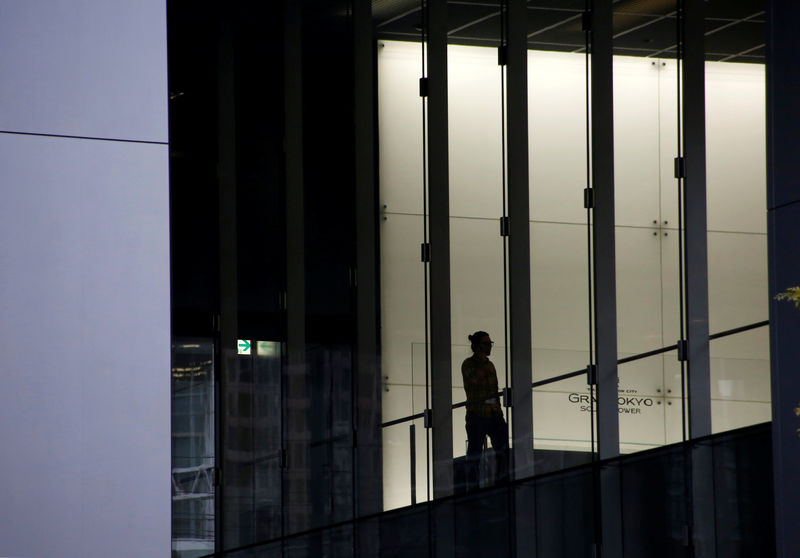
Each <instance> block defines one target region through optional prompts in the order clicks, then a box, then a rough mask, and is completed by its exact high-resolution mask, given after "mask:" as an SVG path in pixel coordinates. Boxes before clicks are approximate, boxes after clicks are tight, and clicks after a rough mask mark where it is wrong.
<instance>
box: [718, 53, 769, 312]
mask: <svg viewBox="0 0 800 558" xmlns="http://www.w3.org/2000/svg"><path fill="white" fill-rule="evenodd" d="M765 107H766V101H765V79H764V66H763V65H761V64H734V63H729V62H706V150H707V158H708V165H707V167H708V168H707V173H706V174H707V178H708V229H709V230H713V231H738V232H750V233H766V232H767V194H766V191H767V184H766V179H767V173H766V148H767V141H766V124H765V118H766V108H765ZM711 256H712V255H711V254H709V257H711ZM764 265H766V259H765V260H764ZM764 310H765V312H766V306H765V308H764Z"/></svg>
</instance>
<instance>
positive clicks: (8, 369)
mask: <svg viewBox="0 0 800 558" xmlns="http://www.w3.org/2000/svg"><path fill="white" fill-rule="evenodd" d="M165 18H166V9H165V2H163V0H121V1H115V2H104V1H100V0H78V1H72V0H71V1H66V0H45V1H39V2H27V1H22V0H13V1H10V2H3V3H2V7H0V73H2V76H3V79H2V80H0V130H2V132H0V161H2V164H0V182H2V184H3V187H2V192H3V194H2V203H0V238H2V242H0V293H2V294H0V301H2V302H1V304H2V310H1V311H0V320H1V322H0V323H2V326H0V327H1V329H2V333H3V335H2V337H0V350H2V353H3V365H2V371H3V373H2V376H3V388H2V390H0V440H2V455H3V465H2V475H0V555H1V556H61V557H69V558H87V557H98V558H100V557H108V556H118V557H131V558H133V557H141V556H166V555H168V553H169V549H170V432H169V428H170V427H169V425H170V384H169V380H170V378H169V376H170V374H169V370H170V315H169V308H170V304H169V188H168V148H167V79H166V77H167V72H166V21H165Z"/></svg>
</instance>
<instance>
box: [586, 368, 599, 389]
mask: <svg viewBox="0 0 800 558" xmlns="http://www.w3.org/2000/svg"><path fill="white" fill-rule="evenodd" d="M586 383H587V385H590V386H596V385H597V365H596V364H588V365H586Z"/></svg>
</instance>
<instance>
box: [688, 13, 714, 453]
mask: <svg viewBox="0 0 800 558" xmlns="http://www.w3.org/2000/svg"><path fill="white" fill-rule="evenodd" d="M704 11H705V9H704V5H703V2H700V1H698V0H684V18H683V26H684V27H683V31H684V57H683V76H684V78H683V87H682V94H683V127H684V141H683V145H684V157H685V160H686V178H685V180H684V196H683V212H684V246H685V259H686V265H685V268H684V269H685V277H686V278H685V284H686V340H687V351H686V353H687V355H686V356H687V361H688V362H687V370H688V377H689V380H688V388H689V389H688V393H689V436H690V437H691V438H698V437H700V436H706V435H708V434H711V376H710V365H709V353H708V243H707V230H706V119H705V108H706V107H705V48H704V35H705V28H704V24H705V22H704V21H703V19H704V18H703V16H704Z"/></svg>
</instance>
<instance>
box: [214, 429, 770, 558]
mask: <svg viewBox="0 0 800 558" xmlns="http://www.w3.org/2000/svg"><path fill="white" fill-rule="evenodd" d="M770 448H771V439H770V426H769V425H768V424H760V425H754V426H751V427H747V428H743V429H738V430H734V431H731V432H725V433H723V434H714V435H711V436H707V437H704V438H699V439H696V440H690V441H688V442H686V443H679V444H671V445H667V446H664V447H660V448H655V449H652V450H649V451H642V452H639V453H636V454H634V455H621V456H619V457H616V458H614V459H609V460H602V461H600V460H597V461H594V462H592V463H588V464H584V465H580V466H576V467H571V468H567V469H564V470H561V471H555V472H551V473H547V474H539V475H536V476H535V477H531V478H527V479H521V480H517V481H513V482H511V483H510V484H508V485H507V486H503V487H492V488H484V489H481V490H477V491H475V492H471V493H467V494H456V495H453V496H449V497H445V498H441V499H437V500H435V501H431V502H427V503H425V505H416V506H407V507H403V508H399V509H395V510H391V511H387V512H382V513H379V514H374V515H370V516H366V517H361V518H355V519H352V520H349V521H345V522H341V523H339V524H336V525H332V526H328V527H322V528H318V529H313V530H310V531H307V532H303V533H298V534H295V535H291V536H287V537H283V538H282V539H276V540H271V541H265V542H263V543H258V544H253V545H249V546H247V547H241V548H238V549H233V550H230V551H227V552H221V553H217V554H214V555H213V556H214V557H215V558H223V557H224V558H279V557H281V558H283V557H286V556H290V557H292V558H312V557H314V558H316V557H317V556H331V557H336V558H351V557H355V556H365V555H368V556H419V557H423V558H424V557H431V556H435V555H441V553H442V552H446V553H447V555H449V556H455V557H464V558H466V557H473V556H486V555H490V554H492V555H493V554H496V555H499V556H507V555H511V554H512V553H513V552H515V551H516V552H517V553H520V552H522V553H525V554H532V553H534V552H536V555H537V556H553V557H555V556H570V557H575V558H590V557H592V556H595V555H596V554H595V553H596V551H597V549H596V546H597V544H598V541H599V540H600V539H599V538H600V536H601V532H602V533H604V534H605V535H606V536H613V537H616V538H618V539H619V540H621V541H622V544H624V547H625V549H626V553H630V554H631V555H635V556H655V557H657V558H661V557H663V558H667V557H670V558H672V557H675V556H679V557H682V556H689V552H690V548H691V547H690V546H687V544H686V541H687V538H686V537H687V531H686V525H687V519H688V517H689V514H690V513H691V510H692V507H693V505H694V504H693V498H694V497H693V496H692V491H691V487H692V485H698V484H703V485H704V486H706V487H707V488H708V493H707V494H706V496H707V498H708V501H707V502H706V503H707V504H709V506H708V507H707V510H708V513H709V520H710V522H711V525H714V526H715V527H710V528H711V529H715V531H716V532H715V533H710V532H696V533H694V536H696V537H701V538H702V537H706V538H707V537H713V538H714V540H715V541H716V552H713V553H711V554H709V555H710V556H715V557H717V558H723V557H727V556H770V555H773V554H774V552H775V550H774V535H773V532H772V530H773V528H774V520H773V511H772V506H773V496H772V495H773V489H772V483H771V478H772V477H771V468H772V463H771V451H770ZM701 454H705V455H706V456H708V457H709V459H708V460H707V463H708V464H709V466H708V468H707V469H705V470H702V469H701V468H698V467H696V466H695V467H691V466H687V465H690V464H691V463H692V460H695V461H696V460H697V458H698V456H700V455H701ZM612 470H613V471H615V474H617V475H618V479H619V482H618V483H615V485H614V492H613V493H609V492H608V491H609V487H608V485H603V484H602V480H601V479H602V475H603V472H604V471H612ZM604 499H610V500H616V501H618V502H619V516H618V517H615V518H611V519H609V518H608V517H607V516H604V515H602V514H601V513H600V510H601V509H602V503H603V500H604ZM521 504H524V505H521ZM603 521H606V524H605V525H604V524H603ZM609 523H610V525H609ZM211 556H212V555H211V554H209V555H207V557H206V558H211Z"/></svg>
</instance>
